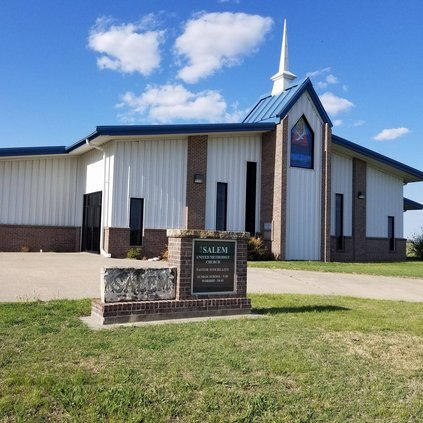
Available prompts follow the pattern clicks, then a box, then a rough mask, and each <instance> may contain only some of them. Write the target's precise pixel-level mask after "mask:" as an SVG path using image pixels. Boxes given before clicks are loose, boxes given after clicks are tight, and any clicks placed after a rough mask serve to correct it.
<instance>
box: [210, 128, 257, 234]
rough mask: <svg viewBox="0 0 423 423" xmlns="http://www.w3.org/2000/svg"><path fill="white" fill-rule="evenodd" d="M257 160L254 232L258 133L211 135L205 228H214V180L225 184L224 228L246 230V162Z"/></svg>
mask: <svg viewBox="0 0 423 423" xmlns="http://www.w3.org/2000/svg"><path fill="white" fill-rule="evenodd" d="M249 161H250V162H256V163H257V189H256V231H258V230H259V228H260V186H261V135H256V134H254V135H239V136H234V135H232V136H230V135H228V136H210V137H209V140H208V147H207V178H206V179H207V188H206V229H211V230H214V229H215V228H216V192H217V182H226V183H227V184H228V204H227V208H228V215H227V230H232V231H244V230H245V191H246V176H247V162H249Z"/></svg>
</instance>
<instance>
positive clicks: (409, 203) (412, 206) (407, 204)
mask: <svg viewBox="0 0 423 423" xmlns="http://www.w3.org/2000/svg"><path fill="white" fill-rule="evenodd" d="M407 210H423V204H420V203H418V202H417V201H414V200H410V199H409V198H405V197H404V211H407Z"/></svg>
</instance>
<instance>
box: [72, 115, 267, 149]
mask: <svg viewBox="0 0 423 423" xmlns="http://www.w3.org/2000/svg"><path fill="white" fill-rule="evenodd" d="M273 129H275V124H274V123H272V122H253V123H199V124H180V125H112V126H97V127H96V130H95V131H94V132H93V133H92V134H90V135H89V136H88V137H86V138H84V139H82V140H80V141H78V142H76V143H74V144H72V145H70V146H69V147H66V151H67V152H70V151H73V150H75V149H77V148H78V147H81V146H82V145H84V144H85V142H86V141H85V140H86V139H88V141H92V140H93V139H95V138H97V137H99V136H115V137H117V136H137V135H172V134H210V133H218V132H255V131H260V132H267V131H272V130H273Z"/></svg>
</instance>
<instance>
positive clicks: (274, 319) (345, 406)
mask: <svg viewBox="0 0 423 423" xmlns="http://www.w3.org/2000/svg"><path fill="white" fill-rule="evenodd" d="M252 302H253V307H254V309H255V311H256V312H258V313H261V314H262V315H263V316H264V317H262V318H257V319H244V318H243V319H237V320H220V321H210V322H201V323H189V324H178V325H173V324H172V325H161V326H149V327H138V328H119V329H114V330H102V331H97V332H91V331H89V330H88V329H87V328H86V327H85V326H84V325H83V324H82V323H81V322H80V320H79V316H81V315H87V314H88V313H89V310H90V304H89V301H88V300H83V301H52V302H47V303H43V302H36V303H26V304H25V303H14V304H0V422H15V421H17V422H18V421H22V422H45V421H54V422H84V423H85V422H103V421H107V422H154V423H160V422H331V423H332V422H339V423H341V422H342V423H344V422H358V421H360V422H396V423H400V422H421V421H423V401H422V392H423V303H405V302H394V301H372V300H363V299H350V298H340V297H319V296H299V295H278V296H271V295H267V296H264V295H263V296H259V295H254V296H252Z"/></svg>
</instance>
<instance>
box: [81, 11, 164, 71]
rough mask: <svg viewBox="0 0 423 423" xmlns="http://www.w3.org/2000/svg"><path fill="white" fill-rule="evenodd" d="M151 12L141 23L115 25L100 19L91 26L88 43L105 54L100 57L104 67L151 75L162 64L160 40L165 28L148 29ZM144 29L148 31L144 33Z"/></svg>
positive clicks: (100, 62)
mask: <svg viewBox="0 0 423 423" xmlns="http://www.w3.org/2000/svg"><path fill="white" fill-rule="evenodd" d="M151 19H152V18H151V16H150V15H148V16H147V17H146V18H145V20H144V21H143V22H141V23H139V24H132V23H129V24H123V25H114V24H113V23H112V22H111V21H110V20H107V19H105V18H100V19H98V20H97V23H96V25H95V26H94V27H93V28H92V29H91V31H90V35H89V38H88V46H89V47H90V48H91V49H92V50H94V51H96V52H98V53H101V54H102V55H101V56H100V57H99V58H98V59H97V66H98V67H99V68H100V69H111V70H115V71H119V72H123V73H132V72H139V73H141V74H143V75H148V74H150V73H151V72H152V71H153V70H154V69H156V68H158V66H159V64H160V52H159V47H160V43H161V41H162V40H163V36H164V31H149V30H144V29H145V25H146V22H151ZM143 30H144V32H143Z"/></svg>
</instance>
